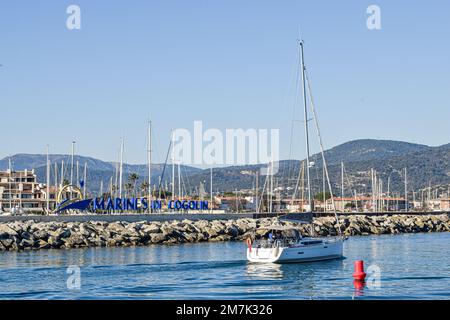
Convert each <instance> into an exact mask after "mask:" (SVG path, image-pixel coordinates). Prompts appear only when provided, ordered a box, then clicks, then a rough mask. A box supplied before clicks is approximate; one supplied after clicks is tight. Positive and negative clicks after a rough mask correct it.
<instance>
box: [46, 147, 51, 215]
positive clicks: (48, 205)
mask: <svg viewBox="0 0 450 320" xmlns="http://www.w3.org/2000/svg"><path fill="white" fill-rule="evenodd" d="M48 149H49V146H48V145H47V197H46V198H47V199H46V201H47V214H48V213H49V212H50V159H49V154H48Z"/></svg>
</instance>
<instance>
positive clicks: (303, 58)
mask: <svg viewBox="0 0 450 320" xmlns="http://www.w3.org/2000/svg"><path fill="white" fill-rule="evenodd" d="M300 59H301V68H302V70H301V71H302V95H303V114H304V121H305V122H304V126H305V141H306V179H307V187H308V207H309V208H308V210H309V211H312V199H311V178H310V172H309V171H310V170H309V166H310V162H309V157H310V154H309V128H308V108H307V103H306V79H305V56H304V52H303V41H302V40H301V41H300Z"/></svg>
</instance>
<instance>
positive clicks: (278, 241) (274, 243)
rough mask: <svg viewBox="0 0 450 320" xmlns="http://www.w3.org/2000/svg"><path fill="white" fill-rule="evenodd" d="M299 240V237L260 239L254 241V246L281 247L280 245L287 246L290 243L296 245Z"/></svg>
mask: <svg viewBox="0 0 450 320" xmlns="http://www.w3.org/2000/svg"><path fill="white" fill-rule="evenodd" d="M297 243H298V240H297V239H294V238H292V239H289V238H285V239H272V240H271V239H260V240H255V241H254V243H253V246H254V247H255V248H267V249H269V248H280V247H287V246H290V245H294V244H297Z"/></svg>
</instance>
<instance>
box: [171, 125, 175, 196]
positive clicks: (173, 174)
mask: <svg viewBox="0 0 450 320" xmlns="http://www.w3.org/2000/svg"><path fill="white" fill-rule="evenodd" d="M173 142H174V133H173V130H172V200H175V150H174V146H173Z"/></svg>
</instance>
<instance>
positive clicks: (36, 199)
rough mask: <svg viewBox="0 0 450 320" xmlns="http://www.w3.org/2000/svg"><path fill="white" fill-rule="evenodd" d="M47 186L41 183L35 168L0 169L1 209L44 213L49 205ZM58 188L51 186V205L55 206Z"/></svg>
mask: <svg viewBox="0 0 450 320" xmlns="http://www.w3.org/2000/svg"><path fill="white" fill-rule="evenodd" d="M46 191H47V190H46V186H45V185H42V184H39V182H38V181H37V177H36V174H35V173H34V170H23V171H10V170H7V171H0V211H5V212H11V211H17V212H24V213H30V212H35V213H43V212H45V209H46V205H47V195H46ZM55 203H56V190H55V188H54V187H51V188H50V205H51V208H54V206H55Z"/></svg>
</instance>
